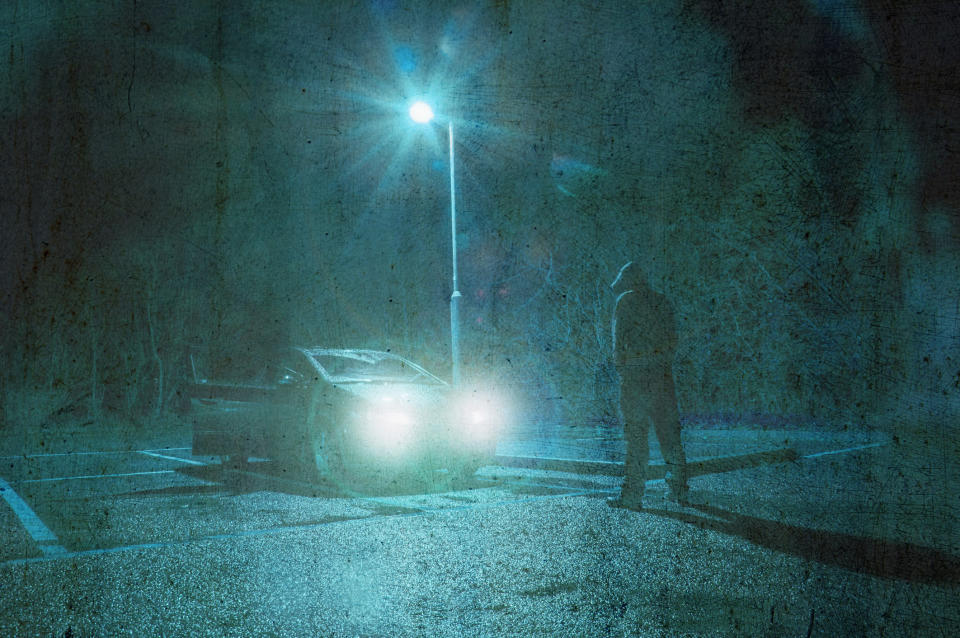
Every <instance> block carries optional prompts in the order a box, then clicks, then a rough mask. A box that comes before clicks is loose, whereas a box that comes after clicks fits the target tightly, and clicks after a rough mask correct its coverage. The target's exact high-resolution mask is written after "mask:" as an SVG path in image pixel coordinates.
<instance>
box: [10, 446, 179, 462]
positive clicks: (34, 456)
mask: <svg viewBox="0 0 960 638" xmlns="http://www.w3.org/2000/svg"><path fill="white" fill-rule="evenodd" d="M162 449H163V450H164V451H170V452H176V451H180V450H189V449H190V448H188V447H167V448H162ZM152 451H155V450H107V451H103V452H44V453H42V454H14V455H10V456H0V459H3V460H9V459H40V458H44V457H48V456H105V455H108V454H138V453H140V452H152Z"/></svg>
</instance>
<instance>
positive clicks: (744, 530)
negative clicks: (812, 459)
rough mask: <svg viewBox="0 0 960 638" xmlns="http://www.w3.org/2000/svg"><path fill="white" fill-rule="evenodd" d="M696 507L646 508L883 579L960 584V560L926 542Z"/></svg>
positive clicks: (767, 546) (656, 513) (775, 548)
mask: <svg viewBox="0 0 960 638" xmlns="http://www.w3.org/2000/svg"><path fill="white" fill-rule="evenodd" d="M692 508H694V509H696V510H699V511H701V512H703V514H705V515H706V516H700V515H697V514H694V513H693V512H690V511H668V510H658V509H644V511H645V512H647V513H649V514H655V515H657V516H664V517H668V518H673V519H675V520H678V521H682V522H684V523H690V524H693V525H696V526H698V527H700V528H702V529H709V530H712V531H715V532H720V533H723V534H730V535H733V536H739V537H740V538H743V539H745V540H747V541H750V542H751V543H754V544H756V545H759V546H761V547H766V548H767V549H772V550H775V551H778V552H784V553H786V554H792V555H794V556H799V557H800V558H804V559H807V560H813V561H817V562H819V563H824V564H827V565H835V566H837V567H842V568H844V569H849V570H851V571H854V572H859V573H863V574H870V575H872V576H877V577H880V578H886V579H897V580H905V581H909V582H917V583H927V584H935V583H940V584H958V583H960V558H958V557H957V556H953V555H951V554H947V553H944V552H941V551H939V550H936V549H932V548H929V547H924V546H922V545H915V544H913V543H904V542H896V541H888V540H883V539H877V538H867V537H863V536H853V535H850V534H843V533H840V532H830V531H825V530H818V529H811V528H808V527H798V526H795V525H788V524H786V523H779V522H777V521H770V520H766V519H762V518H756V517H753V516H746V515H743V514H737V513H735V512H730V511H728V510H724V509H720V508H718V507H714V506H711V505H693V506H692ZM708 517H709V518H708ZM718 519H719V520H718Z"/></svg>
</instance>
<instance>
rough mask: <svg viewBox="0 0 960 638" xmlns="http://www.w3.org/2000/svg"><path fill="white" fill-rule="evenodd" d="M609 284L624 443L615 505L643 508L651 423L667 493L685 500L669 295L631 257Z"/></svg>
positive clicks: (674, 334) (678, 500) (674, 330)
mask: <svg viewBox="0 0 960 638" xmlns="http://www.w3.org/2000/svg"><path fill="white" fill-rule="evenodd" d="M610 287H611V288H612V289H613V291H614V293H615V294H616V295H617V302H616V307H615V309H614V311H613V353H614V363H615V364H616V368H617V372H618V373H619V374H620V413H621V418H622V420H623V436H624V439H625V440H626V444H627V456H626V461H625V464H624V465H625V467H624V479H623V486H622V488H621V490H620V496H619V497H617V498H612V499H610V501H609V504H610V505H611V506H613V507H623V508H627V509H637V510H639V509H641V508H642V507H643V490H644V486H645V483H646V478H647V463H648V461H649V456H650V449H649V448H650V446H649V438H648V436H649V431H650V426H651V425H652V426H653V428H654V430H655V431H656V433H657V439H658V440H659V441H660V450H661V452H663V458H664V460H665V461H666V465H667V474H666V483H667V487H668V488H669V490H670V498H671V499H672V500H674V501H677V502H679V503H682V504H686V503H687V492H688V491H689V488H688V487H687V477H686V465H687V460H686V457H685V455H684V453H683V445H682V443H681V441H680V414H679V412H678V411H677V396H676V391H675V389H674V382H673V357H674V354H675V353H676V349H677V329H676V322H675V319H674V313H673V307H672V305H671V304H670V301H669V300H668V299H667V298H666V297H665V296H663V295H662V294H659V293H657V292H655V291H654V290H653V289H652V288H651V287H650V284H649V283H648V282H647V278H646V276H645V274H644V272H643V271H642V270H641V268H640V267H639V266H637V265H636V264H635V263H633V262H627V263H626V264H624V266H623V267H622V268H621V269H620V272H619V273H618V274H617V278H616V279H615V280H614V282H613V283H612V284H610Z"/></svg>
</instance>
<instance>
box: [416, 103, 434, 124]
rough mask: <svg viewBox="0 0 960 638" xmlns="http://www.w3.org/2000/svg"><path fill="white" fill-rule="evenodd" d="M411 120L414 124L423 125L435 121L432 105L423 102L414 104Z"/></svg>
mask: <svg viewBox="0 0 960 638" xmlns="http://www.w3.org/2000/svg"><path fill="white" fill-rule="evenodd" d="M410 118H411V119H412V120H413V121H414V122H420V123H421V124H426V123H427V122H429V121H430V120H432V119H433V109H432V108H430V105H429V104H427V103H426V102H423V101H418V102H414V103H413V105H412V106H411V107H410Z"/></svg>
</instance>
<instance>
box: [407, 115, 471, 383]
mask: <svg viewBox="0 0 960 638" xmlns="http://www.w3.org/2000/svg"><path fill="white" fill-rule="evenodd" d="M410 117H411V119H413V121H414V122H420V123H421V124H425V123H427V122H429V121H430V120H432V119H433V109H432V108H430V105H429V104H427V103H426V102H422V101H418V102H414V103H413V105H412V106H411V107H410ZM447 134H448V137H449V140H450V246H451V256H452V257H453V293H452V294H451V295H450V358H451V360H452V375H451V376H452V377H453V385H454V386H458V385H460V297H461V295H460V289H459V288H458V287H457V187H456V181H455V179H454V170H453V166H454V163H453V120H447Z"/></svg>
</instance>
